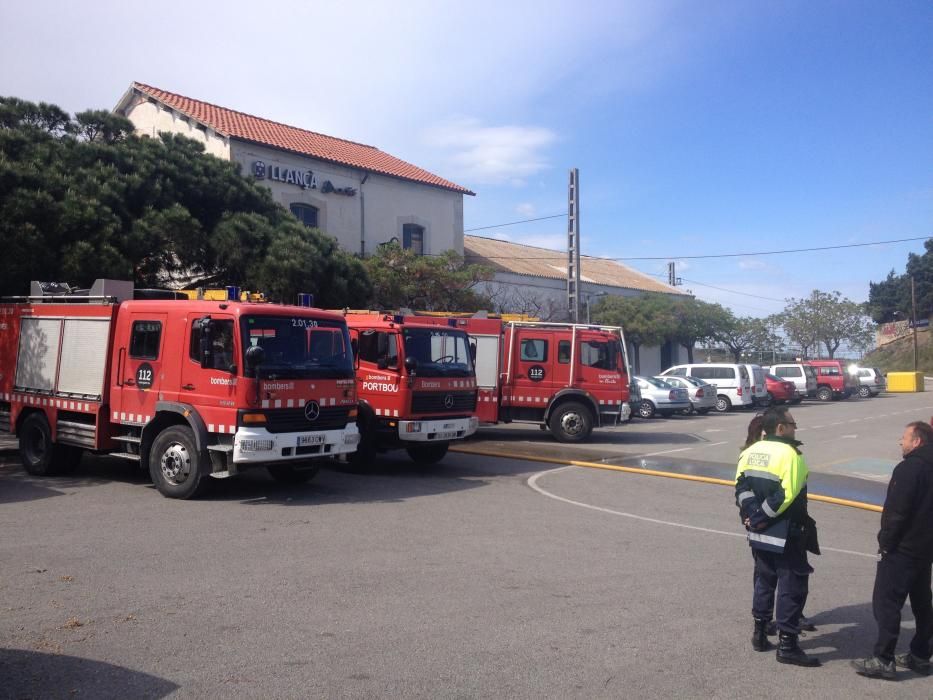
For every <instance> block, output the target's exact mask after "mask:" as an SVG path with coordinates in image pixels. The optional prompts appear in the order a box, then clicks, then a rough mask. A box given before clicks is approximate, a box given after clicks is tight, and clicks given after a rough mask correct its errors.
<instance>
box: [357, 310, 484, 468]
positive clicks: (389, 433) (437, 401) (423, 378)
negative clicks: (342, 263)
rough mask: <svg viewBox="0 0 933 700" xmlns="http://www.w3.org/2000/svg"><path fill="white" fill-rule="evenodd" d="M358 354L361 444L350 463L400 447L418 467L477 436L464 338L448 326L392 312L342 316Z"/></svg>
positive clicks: (470, 359) (473, 378)
mask: <svg viewBox="0 0 933 700" xmlns="http://www.w3.org/2000/svg"><path fill="white" fill-rule="evenodd" d="M345 318H346V321H347V324H348V326H349V328H350V336H351V338H352V342H353V344H354V345H355V347H356V354H357V362H358V367H357V372H356V377H357V395H358V396H359V401H360V414H359V426H360V436H361V438H360V446H359V449H358V450H357V452H356V453H355V454H354V455H351V456H350V460H351V461H353V462H355V463H358V464H368V463H369V462H371V461H372V460H373V459H374V457H375V454H376V452H385V451H388V450H391V449H398V448H404V449H405V450H406V451H407V452H408V455H409V456H410V457H411V458H412V460H414V461H415V462H417V463H419V464H433V463H435V462H438V461H440V460H441V459H442V458H443V457H444V455H445V454H447V449H448V447H449V445H450V442H451V441H453V440H460V439H463V438H465V437H467V436H469V435H472V434H473V433H474V432H476V428H477V426H478V424H479V422H478V420H477V418H476V415H475V414H476V391H477V390H476V374H475V372H474V369H473V357H472V354H471V350H470V339H469V337H468V336H467V334H466V333H465V332H464V331H463V330H461V329H458V328H455V327H453V326H450V325H434V324H424V323H418V319H416V318H412V317H408V318H405V317H403V316H401V315H397V314H382V313H369V312H364V313H361V312H347V314H346V316H345Z"/></svg>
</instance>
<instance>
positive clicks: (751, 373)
mask: <svg viewBox="0 0 933 700" xmlns="http://www.w3.org/2000/svg"><path fill="white" fill-rule="evenodd" d="M745 369H746V370H748V379H749V381H750V382H751V384H752V398H754V400H755V405H756V406H765V405H767V404H768V403H770V398H769V397H768V385H767V383H766V382H765V371H764V370H763V369H762V368H761V366H760V365H745Z"/></svg>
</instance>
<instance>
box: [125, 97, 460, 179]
mask: <svg viewBox="0 0 933 700" xmlns="http://www.w3.org/2000/svg"><path fill="white" fill-rule="evenodd" d="M134 91H136V92H138V93H139V94H142V95H145V96H147V97H150V98H152V99H154V100H156V101H158V102H161V103H162V104H163V105H165V106H166V107H169V108H171V109H173V110H175V111H177V112H179V113H180V114H183V115H185V116H186V117H188V118H189V119H193V120H194V121H196V122H198V123H200V124H203V125H204V126H207V127H209V128H211V129H213V130H214V131H216V132H218V133H219V134H221V135H223V136H228V137H232V138H236V139H241V140H244V141H251V142H253V143H258V144H262V145H264V146H271V147H272V148H280V149H282V150H286V151H291V152H292V153H299V154H301V155H305V156H311V157H312V158H317V159H318V160H324V161H328V162H331V163H337V164H339V165H346V166H350V167H352V168H359V169H360V170H365V171H368V172H372V173H377V174H380V175H388V176H390V177H397V178H401V179H402V180H409V181H411V182H417V183H420V184H423V185H431V186H433V187H440V188H442V189H446V190H453V191H454V192H459V193H461V194H470V195H472V194H474V193H473V192H471V191H470V190H468V189H466V188H465V187H461V186H460V185H458V184H456V183H454V182H451V181H450V180H445V179H444V178H442V177H440V176H439V175H435V174H434V173H430V172H428V171H427V170H424V169H422V168H419V167H418V166H416V165H412V164H411V163H406V162H405V161H404V160H402V159H400V158H396V157H395V156H393V155H390V154H388V153H385V152H383V151H380V150H379V149H378V148H376V147H375V146H367V145H365V144H362V143H356V142H354V141H347V140H346V139H340V138H336V137H334V136H327V135H325V134H319V133H316V132H314V131H308V130H306V129H300V128H298V127H297V126H289V125H287V124H280V123H278V122H274V121H270V120H269V119H263V118H261V117H254V116H253V115H251V114H246V113H244V112H237V111H236V110H232V109H227V108H226V107H218V106H217V105H214V104H211V103H209V102H202V101H201V100H195V99H193V98H190V97H185V96H184V95H177V94H175V93H173V92H167V91H165V90H161V89H159V88H156V87H152V86H151V85H145V84H143V83H135V82H134V83H133V84H132V86H131V87H130V91H129V93H128V94H131V93H133V92H134ZM125 101H126V97H124V98H123V100H121V105H122V104H123V103H124V102H125Z"/></svg>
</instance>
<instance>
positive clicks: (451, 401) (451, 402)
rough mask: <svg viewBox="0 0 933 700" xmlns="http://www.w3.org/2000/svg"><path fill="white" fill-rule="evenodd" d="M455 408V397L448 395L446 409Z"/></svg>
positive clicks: (445, 402) (445, 401)
mask: <svg viewBox="0 0 933 700" xmlns="http://www.w3.org/2000/svg"><path fill="white" fill-rule="evenodd" d="M453 407H454V395H453V394H447V396H445V397H444V408H453Z"/></svg>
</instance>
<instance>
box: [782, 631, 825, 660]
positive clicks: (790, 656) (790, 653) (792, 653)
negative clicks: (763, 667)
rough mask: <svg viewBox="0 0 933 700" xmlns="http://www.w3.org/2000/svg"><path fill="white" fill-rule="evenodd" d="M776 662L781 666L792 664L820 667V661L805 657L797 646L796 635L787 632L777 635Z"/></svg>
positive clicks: (813, 657)
mask: <svg viewBox="0 0 933 700" xmlns="http://www.w3.org/2000/svg"><path fill="white" fill-rule="evenodd" d="M777 660H778V661H779V662H780V663H782V664H793V665H794V666H806V667H808V668H812V667H814V666H819V665H820V660H819V659H817V658H816V657H815V656H807V654H806V653H804V650H803V649H801V648H800V647H799V646H797V635H796V634H789V633H787V632H783V631H782V632H779V633H778V650H777Z"/></svg>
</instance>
